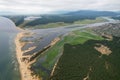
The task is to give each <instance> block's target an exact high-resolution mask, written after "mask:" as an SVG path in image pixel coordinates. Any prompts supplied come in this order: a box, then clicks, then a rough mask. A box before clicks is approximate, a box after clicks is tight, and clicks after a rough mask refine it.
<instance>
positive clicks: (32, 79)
mask: <svg viewBox="0 0 120 80" xmlns="http://www.w3.org/2000/svg"><path fill="white" fill-rule="evenodd" d="M23 36H24V32H20V33H18V34H17V36H16V39H15V44H16V56H17V59H18V63H19V70H20V73H21V80H41V79H40V78H38V77H37V76H33V75H32V71H31V70H30V69H29V68H30V65H31V63H26V62H25V61H22V59H23V58H24V57H25V56H23V53H24V52H23V51H22V50H21V48H22V47H23V45H24V44H23V43H21V42H20V39H21V38H22V37H23Z"/></svg>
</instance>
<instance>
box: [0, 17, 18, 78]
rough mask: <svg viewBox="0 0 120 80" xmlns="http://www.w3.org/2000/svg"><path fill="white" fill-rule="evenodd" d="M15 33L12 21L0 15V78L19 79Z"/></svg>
mask: <svg viewBox="0 0 120 80" xmlns="http://www.w3.org/2000/svg"><path fill="white" fill-rule="evenodd" d="M16 34H17V30H16V28H15V25H14V23H13V22H12V21H10V20H9V19H7V18H3V17H0V80H20V73H19V68H18V63H17V59H16V51H15V43H14V39H15V37H16Z"/></svg>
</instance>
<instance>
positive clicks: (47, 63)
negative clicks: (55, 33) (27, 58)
mask: <svg viewBox="0 0 120 80" xmlns="http://www.w3.org/2000/svg"><path fill="white" fill-rule="evenodd" d="M89 39H94V40H102V39H103V38H102V37H99V36H98V35H96V34H94V33H93V32H92V31H90V30H89V29H82V30H77V31H73V32H71V33H70V34H68V35H67V36H65V37H61V40H60V41H59V42H58V43H56V44H55V45H54V46H52V47H51V48H49V49H48V50H47V51H46V52H44V53H43V54H41V55H40V56H39V57H38V59H37V61H36V63H34V64H33V65H32V67H31V69H32V70H33V71H34V73H35V74H38V75H39V76H42V77H44V78H45V79H46V78H48V77H49V76H48V75H50V73H51V71H52V68H53V66H54V65H55V63H56V61H57V60H58V59H59V57H60V56H61V55H62V53H63V47H64V44H66V43H69V44H74V45H76V44H83V43H84V42H85V41H87V40H89ZM40 70H41V71H40ZM43 72H44V75H43ZM45 73H46V74H45Z"/></svg>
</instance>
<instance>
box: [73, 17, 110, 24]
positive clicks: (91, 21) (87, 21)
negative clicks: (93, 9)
mask: <svg viewBox="0 0 120 80" xmlns="http://www.w3.org/2000/svg"><path fill="white" fill-rule="evenodd" d="M107 21H108V20H106V19H104V18H102V17H98V18H96V19H93V20H90V19H85V20H79V21H75V22H74V24H92V23H99V22H107Z"/></svg>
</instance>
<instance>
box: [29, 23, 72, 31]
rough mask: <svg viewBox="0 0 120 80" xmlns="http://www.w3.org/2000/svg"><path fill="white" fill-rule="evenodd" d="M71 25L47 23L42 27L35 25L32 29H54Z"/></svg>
mask: <svg viewBox="0 0 120 80" xmlns="http://www.w3.org/2000/svg"><path fill="white" fill-rule="evenodd" d="M71 24H72V23H64V22H56V23H48V24H43V25H36V26H34V28H36V29H38V28H55V27H62V26H68V25H71ZM28 27H29V26H28Z"/></svg>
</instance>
